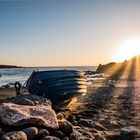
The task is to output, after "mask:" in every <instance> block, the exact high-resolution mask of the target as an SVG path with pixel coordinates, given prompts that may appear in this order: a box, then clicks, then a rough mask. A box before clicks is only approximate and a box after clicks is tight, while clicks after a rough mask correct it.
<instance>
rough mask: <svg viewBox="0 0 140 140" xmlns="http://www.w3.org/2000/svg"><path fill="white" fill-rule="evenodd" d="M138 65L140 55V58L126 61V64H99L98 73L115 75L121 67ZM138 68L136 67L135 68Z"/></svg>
mask: <svg viewBox="0 0 140 140" xmlns="http://www.w3.org/2000/svg"><path fill="white" fill-rule="evenodd" d="M136 61H137V63H140V55H139V56H135V57H133V58H132V59H130V60H125V61H124V62H120V63H116V62H110V63H108V64H105V65H102V64H99V66H98V68H97V70H96V73H107V74H110V73H113V72H114V71H117V69H120V68H121V67H124V66H125V65H128V64H133V66H134V65H135V64H136ZM134 68H136V67H134Z"/></svg>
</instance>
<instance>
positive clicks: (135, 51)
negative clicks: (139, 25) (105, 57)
mask: <svg viewBox="0 0 140 140" xmlns="http://www.w3.org/2000/svg"><path fill="white" fill-rule="evenodd" d="M137 55H140V38H139V39H131V40H128V41H126V42H125V43H124V44H122V46H120V47H119V49H118V50H117V52H116V53H115V55H114V58H113V61H115V62H121V61H124V60H129V59H131V58H132V57H134V56H137Z"/></svg>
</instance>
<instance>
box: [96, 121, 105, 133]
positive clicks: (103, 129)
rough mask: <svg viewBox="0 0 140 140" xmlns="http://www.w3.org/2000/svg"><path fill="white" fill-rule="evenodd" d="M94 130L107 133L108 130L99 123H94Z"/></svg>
mask: <svg viewBox="0 0 140 140" xmlns="http://www.w3.org/2000/svg"><path fill="white" fill-rule="evenodd" d="M94 128H95V129H97V130H100V131H105V130H106V128H105V127H104V126H102V125H101V124H100V123H98V122H94Z"/></svg>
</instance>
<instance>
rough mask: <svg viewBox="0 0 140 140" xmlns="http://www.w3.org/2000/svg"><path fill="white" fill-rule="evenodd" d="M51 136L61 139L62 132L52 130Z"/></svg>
mask: <svg viewBox="0 0 140 140" xmlns="http://www.w3.org/2000/svg"><path fill="white" fill-rule="evenodd" d="M53 136H55V137H57V138H60V139H62V138H63V137H64V134H63V133H62V132H61V131H54V133H53Z"/></svg>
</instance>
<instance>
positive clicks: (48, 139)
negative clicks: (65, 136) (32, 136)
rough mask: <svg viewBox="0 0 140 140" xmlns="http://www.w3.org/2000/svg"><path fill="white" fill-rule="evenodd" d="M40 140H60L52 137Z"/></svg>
mask: <svg viewBox="0 0 140 140" xmlns="http://www.w3.org/2000/svg"><path fill="white" fill-rule="evenodd" d="M41 140H60V139H59V138H57V137H54V136H46V137H44V138H42V139H41Z"/></svg>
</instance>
